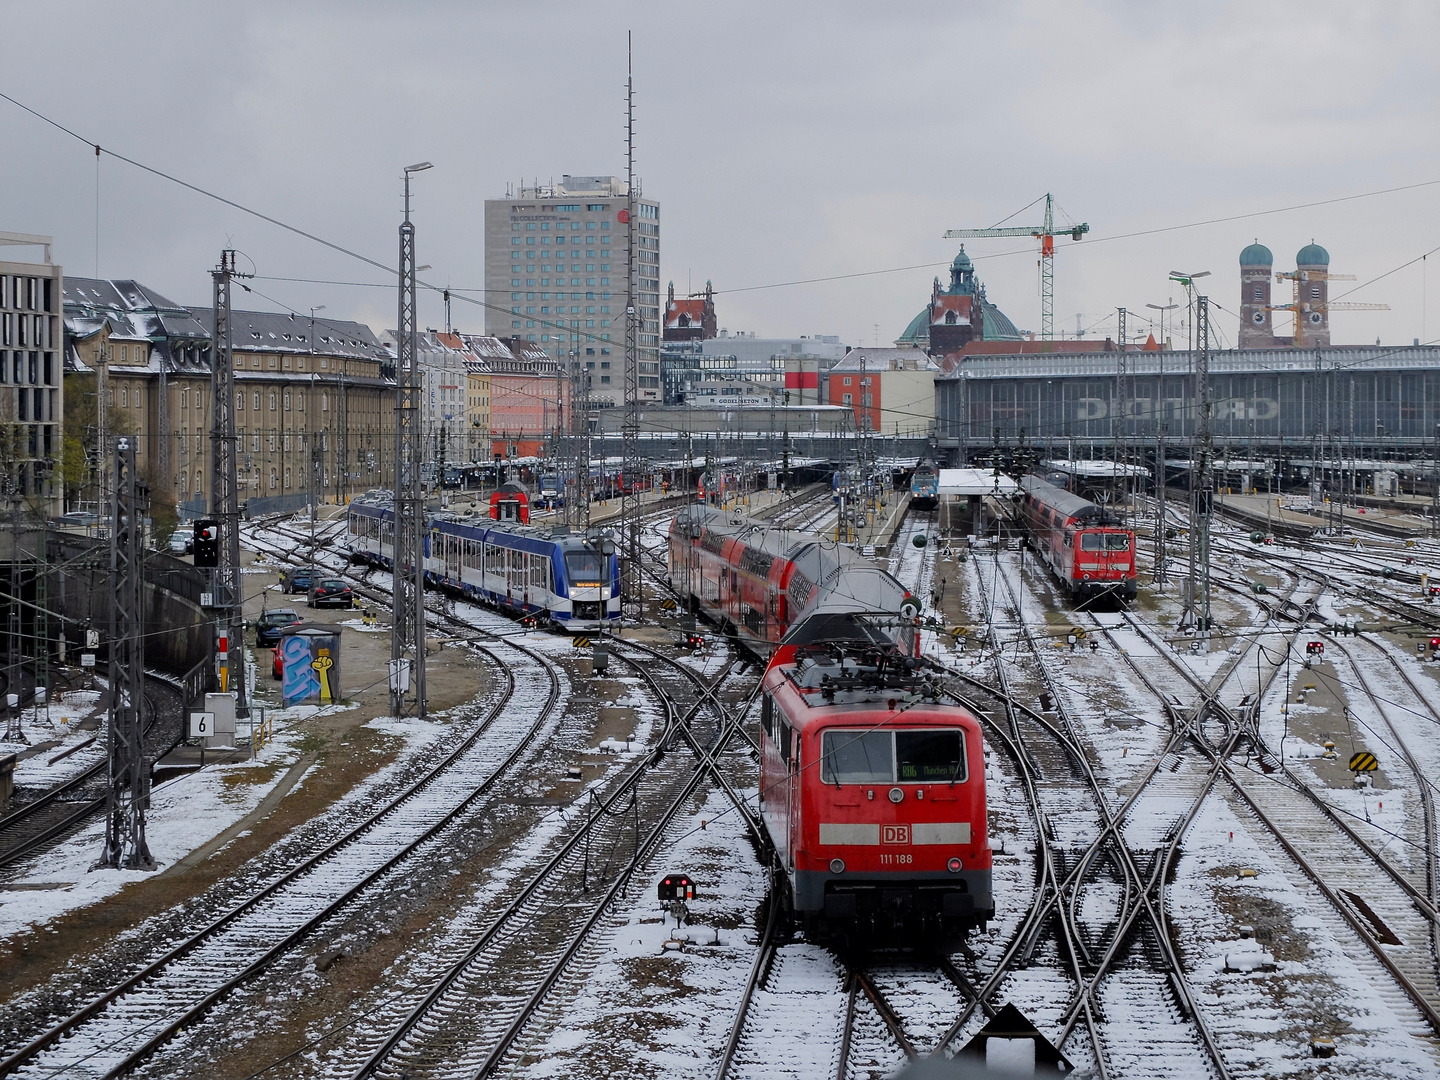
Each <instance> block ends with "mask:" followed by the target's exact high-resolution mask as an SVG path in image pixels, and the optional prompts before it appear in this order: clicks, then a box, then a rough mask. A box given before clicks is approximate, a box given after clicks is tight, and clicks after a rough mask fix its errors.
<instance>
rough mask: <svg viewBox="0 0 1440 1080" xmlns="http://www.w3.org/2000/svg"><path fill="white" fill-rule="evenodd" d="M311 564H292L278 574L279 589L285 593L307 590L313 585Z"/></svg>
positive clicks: (313, 572)
mask: <svg viewBox="0 0 1440 1080" xmlns="http://www.w3.org/2000/svg"><path fill="white" fill-rule="evenodd" d="M315 577H316V574H315V568H314V567H313V566H292V567H291V568H290V569H289V570H286V571H285V572H284V573H283V574H281V575H280V591H281V592H286V593H302V592H309V591H310V590H311V588H313V587H314V585H315Z"/></svg>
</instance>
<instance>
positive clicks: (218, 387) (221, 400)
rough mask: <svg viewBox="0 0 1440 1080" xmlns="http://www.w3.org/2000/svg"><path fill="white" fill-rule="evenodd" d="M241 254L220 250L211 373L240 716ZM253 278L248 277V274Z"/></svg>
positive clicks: (227, 688)
mask: <svg viewBox="0 0 1440 1080" xmlns="http://www.w3.org/2000/svg"><path fill="white" fill-rule="evenodd" d="M236 276H242V275H237V274H236V273H235V252H234V251H232V250H229V249H227V250H225V251H222V252H221V253H220V265H219V266H218V267H217V268H216V269H215V270H213V271H211V277H212V278H213V279H214V283H215V359H214V363H213V364H212V365H211V373H210V402H211V428H210V516H211V517H213V518H214V519H215V520H216V521H217V522H219V524H220V553H219V554H220V558H219V564H218V565H217V566H216V567H215V569H214V571H213V572H212V573H213V578H212V581H213V584H212V586H211V591H212V593H213V597H212V601H213V603H214V606H215V609H216V620H215V621H216V627H217V629H220V630H223V631H225V634H226V638H227V640H228V643H229V651H228V653H227V655H226V658H225V659H224V660H222V661H221V666H220V691H221V692H222V693H229V692H233V693H234V694H235V714H236V715H237V716H245V715H248V712H249V702H248V701H247V695H246V691H247V689H248V687H247V686H246V679H245V611H244V603H245V596H244V592H243V587H242V584H241V578H240V481H239V462H238V461H237V460H236V457H237V454H238V452H239V442H238V441H237V439H236V435H235V362H234V356H233V353H232V349H233V342H232V340H231V323H230V281H231V279H232V278H234V277H236ZM243 276H248V275H243Z"/></svg>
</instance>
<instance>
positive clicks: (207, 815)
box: [0, 704, 448, 938]
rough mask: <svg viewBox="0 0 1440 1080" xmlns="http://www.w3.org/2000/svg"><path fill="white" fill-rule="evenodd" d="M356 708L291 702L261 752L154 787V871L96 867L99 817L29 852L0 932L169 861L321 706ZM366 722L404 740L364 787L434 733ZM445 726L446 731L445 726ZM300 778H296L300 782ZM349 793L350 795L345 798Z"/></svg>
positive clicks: (3, 905) (271, 775) (225, 824)
mask: <svg viewBox="0 0 1440 1080" xmlns="http://www.w3.org/2000/svg"><path fill="white" fill-rule="evenodd" d="M354 707H355V706H354V705H353V704H352V705H339V706H331V707H326V708H325V709H324V710H322V709H321V708H320V707H318V706H315V705H297V706H294V707H292V708H290V709H279V710H273V711H272V712H271V716H272V717H273V718H274V721H275V738H274V741H273V742H271V743H270V744H269V745H267V746H266V747H265V748H264V750H262V751H261V753H260V755H259V756H257V757H255V758H253V759H250V760H248V761H240V762H236V763H234V764H227V765H214V766H211V767H209V768H206V769H197V770H195V771H193V772H187V773H184V774H182V775H180V776H177V777H175V778H174V779H171V780H168V781H166V782H165V783H163V784H158V785H156V786H155V787H154V788H153V789H152V791H151V801H150V809H149V811H148V812H147V814H146V839H147V840H148V842H149V846H150V853H151V855H153V856H154V858H155V862H156V869H155V870H154V871H140V870H113V869H106V868H98V867H97V866H96V862H97V860H98V859H99V857H100V854H101V851H102V848H103V845H104V837H105V819H104V816H103V815H100V816H97V817H96V818H95V819H93V820H92V821H91V822H90V823H89V824H88V825H86V826H85V827H84V828H83V829H81V830H80V831H78V832H77V833H76V834H75V835H74V836H72V837H71V838H70V839H69V840H67V841H66V842H65V843H64V844H62V845H60V846H59V847H56V848H52V849H50V850H49V851H46V852H43V853H41V854H39V855H37V856H35V858H34V859H33V860H32V861H30V862H29V863H28V864H25V865H23V866H22V867H21V869H20V871H19V872H18V873H17V874H14V875H13V876H11V877H9V878H7V884H8V885H9V886H10V887H9V888H7V889H0V938H5V937H10V936H12V935H15V934H18V933H20V932H22V931H24V930H26V929H27V928H31V927H43V926H44V925H45V924H46V923H48V922H49V921H50V920H52V919H56V918H59V917H60V916H62V915H65V914H67V913H69V912H71V911H74V910H76V909H78V908H82V907H85V906H87V905H89V904H93V903H95V902H97V901H99V900H102V899H104V898H105V897H107V896H111V895H113V894H115V893H117V892H119V891H120V890H121V889H123V888H124V887H125V886H126V885H128V884H130V883H131V882H134V881H137V880H141V879H142V878H143V877H145V876H147V875H148V874H150V873H156V872H160V871H163V870H165V869H167V868H168V867H170V866H172V865H174V864H175V863H176V862H178V861H179V860H180V859H182V858H184V857H185V856H186V855H189V854H190V853H191V852H192V851H195V850H196V849H197V848H199V847H201V846H202V845H204V844H205V843H207V842H208V841H210V840H211V839H212V838H214V837H215V836H218V835H219V834H220V833H222V832H224V831H225V830H226V829H228V828H229V827H230V826H232V825H234V824H235V823H236V822H237V821H239V820H240V819H241V818H243V817H244V816H245V815H246V814H248V813H250V812H251V811H252V810H254V809H255V808H256V807H257V806H259V805H260V803H261V801H262V800H263V799H264V798H265V796H266V795H268V794H269V793H270V791H271V790H272V789H273V788H274V787H275V785H276V784H278V783H280V781H281V780H282V779H283V778H284V777H285V775H286V773H287V772H288V770H289V769H290V768H291V767H292V766H294V765H295V763H296V762H297V761H298V760H299V759H300V757H301V751H300V746H301V743H302V742H303V741H304V739H305V721H307V720H310V719H313V718H315V717H316V716H318V715H320V714H321V713H322V712H327V713H328V712H334V711H340V710H343V709H349V708H354ZM371 726H375V727H377V728H379V729H380V730H383V731H387V732H388V733H390V734H393V735H396V736H398V737H400V738H402V739H404V740H405V745H404V746H403V747H402V749H401V752H400V755H399V757H398V758H397V760H396V761H395V762H394V763H393V764H391V765H390V766H389V767H387V768H386V769H385V770H382V771H381V772H380V773H376V774H374V775H373V776H371V777H370V778H369V780H367V781H366V782H365V784H362V785H361V787H362V788H368V787H369V786H370V785H373V784H374V783H376V782H378V781H379V780H380V779H381V778H382V777H384V776H387V775H389V774H390V773H392V772H394V771H395V770H397V769H399V768H401V767H402V765H403V763H404V762H405V761H406V759H407V758H408V757H410V756H411V755H413V754H414V753H415V752H416V751H417V750H418V749H419V748H420V747H422V746H423V745H424V744H425V743H427V742H429V741H430V740H433V739H434V738H435V735H436V728H435V725H434V724H433V723H430V724H429V725H428V726H426V725H419V724H416V723H411V722H408V721H400V722H396V721H393V720H381V721H372V725H371ZM444 730H448V726H447V728H446V729H444ZM262 777H263V778H262ZM303 782H304V780H303V777H302V778H301V780H300V783H303ZM298 786H299V785H298V784H297V787H298ZM353 797H354V795H353V793H352V796H350V798H353ZM16 886H19V887H18V888H17V887H16ZM25 886H30V887H29V888H26V887H25ZM36 886H44V887H43V888H41V887H36Z"/></svg>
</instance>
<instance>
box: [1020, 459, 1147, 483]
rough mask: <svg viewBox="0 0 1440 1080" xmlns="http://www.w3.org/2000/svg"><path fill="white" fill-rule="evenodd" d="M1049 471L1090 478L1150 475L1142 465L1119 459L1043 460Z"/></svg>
mask: <svg viewBox="0 0 1440 1080" xmlns="http://www.w3.org/2000/svg"><path fill="white" fill-rule="evenodd" d="M1041 464H1042V465H1043V466H1044V468H1045V469H1046V471H1047V472H1062V473H1068V474H1069V475H1071V476H1081V477H1084V478H1086V479H1089V480H1096V479H1104V478H1105V477H1114V476H1149V475H1150V470H1149V469H1147V468H1145V467H1144V466H1141V465H1129V464H1125V463H1123V462H1118V461H1104V460H1099V461H1067V460H1064V459H1057V460H1053V461H1044V462H1041Z"/></svg>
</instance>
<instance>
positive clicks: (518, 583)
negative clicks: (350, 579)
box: [346, 500, 620, 631]
mask: <svg viewBox="0 0 1440 1080" xmlns="http://www.w3.org/2000/svg"><path fill="white" fill-rule="evenodd" d="M346 526H347V542H348V545H349V552H350V557H351V558H352V559H353V560H355V561H356V562H364V563H369V564H371V565H373V566H379V567H382V568H384V569H386V570H391V569H393V567H394V553H395V514H394V508H393V506H392V505H391V504H390V503H389V502H386V501H379V500H377V501H368V500H356V501H355V502H352V503H351V504H350V508H349V511H348V513H347V518H346ZM423 561H424V567H425V580H426V581H427V582H429V583H430V584H432V585H436V586H439V587H442V588H446V589H450V590H452V591H454V592H458V593H461V594H463V595H465V596H468V597H470V598H472V599H474V600H478V601H479V602H481V603H484V604H489V605H491V606H493V607H496V608H499V609H501V610H502V611H508V612H511V613H513V614H516V615H522V616H525V615H528V616H535V617H539V618H542V619H545V620H548V621H549V622H550V623H551V624H552V625H553V626H555V627H557V628H559V629H561V630H569V631H582V630H586V631H588V630H598V629H600V628H601V627H603V626H605V625H607V624H612V623H615V622H616V621H617V620H618V619H619V618H620V566H619V559H618V556H617V555H616V553H615V551H614V550H613V545H611V544H607V543H603V542H596V541H593V540H586V539H585V538H584V537H580V536H572V535H569V534H552V533H550V532H548V531H546V530H542V529H538V528H534V527H532V526H528V525H521V524H518V523H514V522H495V521H491V520H490V519H488V518H468V519H467V518H463V517H460V516H458V515H451V514H435V515H432V516H431V517H430V518H428V519H427V521H426V529H425V543H424V553H423Z"/></svg>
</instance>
